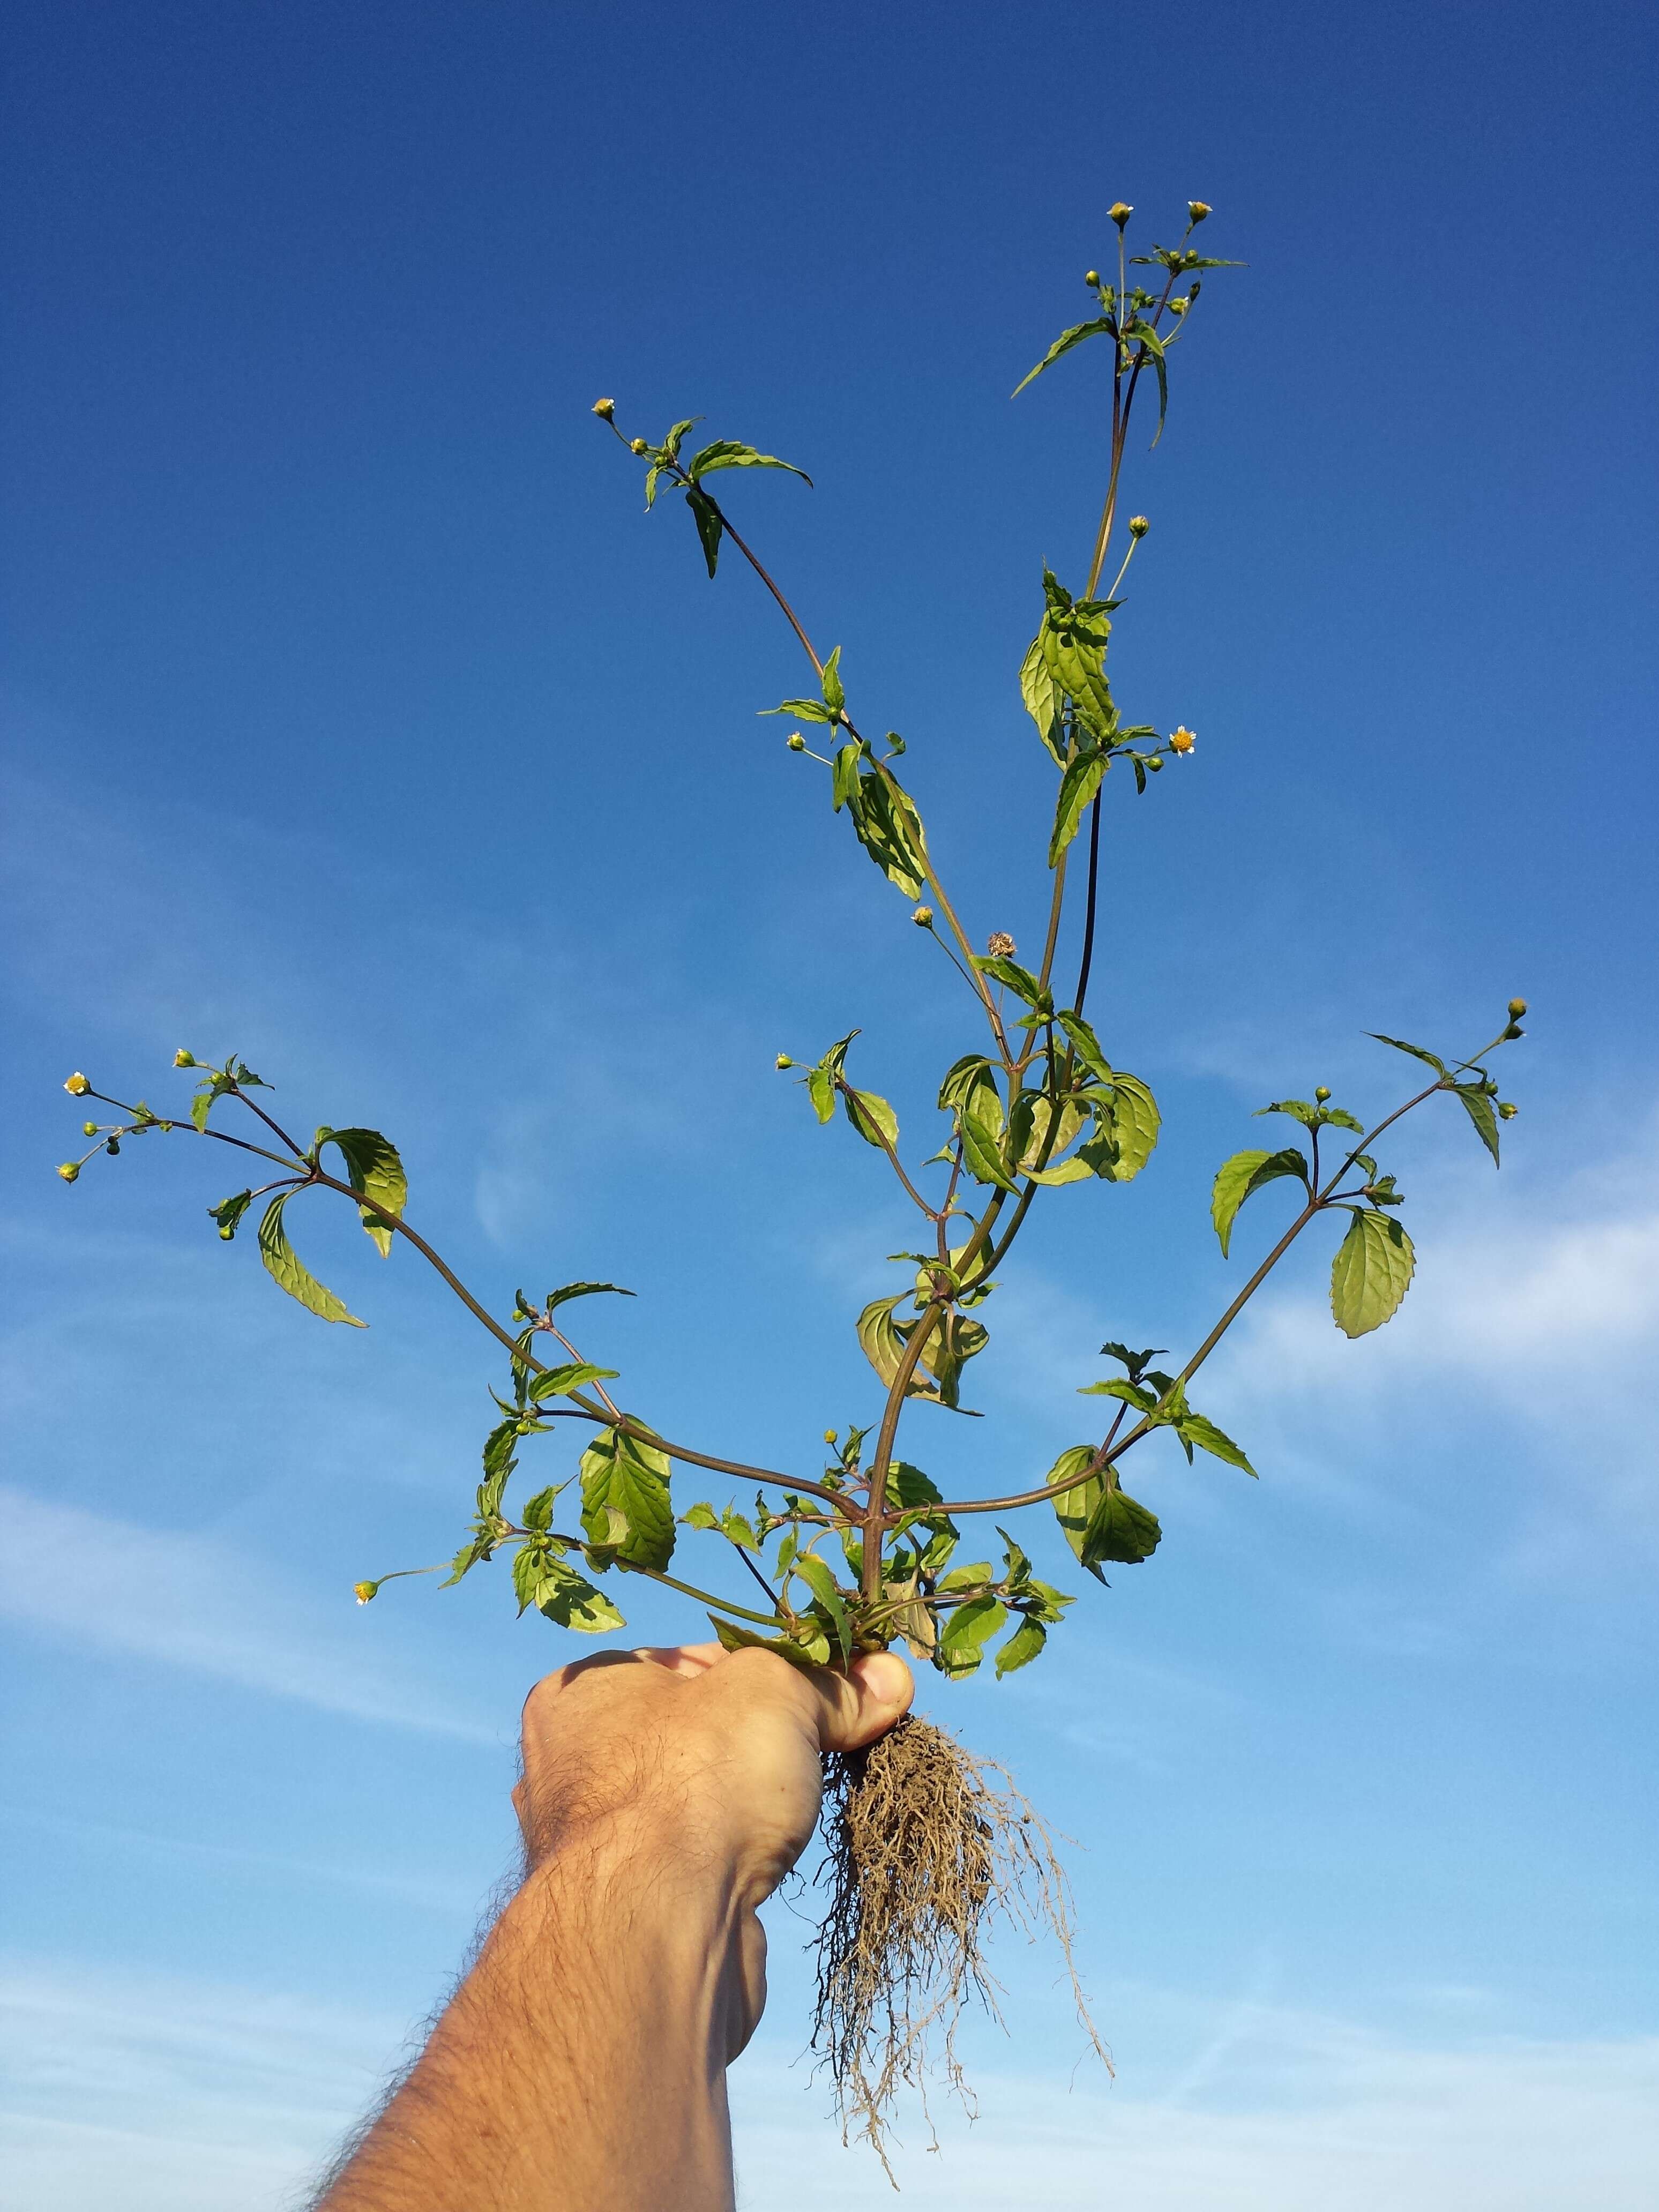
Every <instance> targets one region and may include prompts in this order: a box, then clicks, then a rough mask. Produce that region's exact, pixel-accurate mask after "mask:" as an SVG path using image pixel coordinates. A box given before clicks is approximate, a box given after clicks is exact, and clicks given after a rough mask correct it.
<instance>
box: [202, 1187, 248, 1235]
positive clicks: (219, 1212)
mask: <svg viewBox="0 0 1659 2212" xmlns="http://www.w3.org/2000/svg"><path fill="white" fill-rule="evenodd" d="M252 1203H253V1193H252V1191H251V1190H239V1191H238V1192H237V1193H236V1194H235V1195H234V1197H233V1198H222V1199H221V1200H219V1203H218V1204H217V1206H209V1208H208V1214H209V1217H210V1218H211V1219H212V1220H214V1221H216V1222H217V1223H218V1225H219V1233H220V1235H221V1236H222V1237H226V1241H227V1242H228V1241H229V1237H234V1235H235V1233H236V1225H237V1224H238V1222H240V1219H241V1218H242V1216H243V1215H244V1214H245V1213H246V1212H247V1210H248V1208H249V1206H252ZM227 1232H228V1233H227Z"/></svg>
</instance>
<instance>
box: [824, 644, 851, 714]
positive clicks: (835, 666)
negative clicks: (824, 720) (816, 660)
mask: <svg viewBox="0 0 1659 2212" xmlns="http://www.w3.org/2000/svg"><path fill="white" fill-rule="evenodd" d="M823 703H824V705H825V706H826V707H827V708H829V712H830V714H832V715H833V716H835V717H836V719H837V720H839V719H840V717H841V715H842V713H843V711H844V710H845V708H846V705H847V687H846V685H845V684H843V683H842V680H841V647H839V646H837V647H836V649H835V651H834V652H833V653H831V654H830V656H829V659H828V660H826V661H825V662H824V664H823Z"/></svg>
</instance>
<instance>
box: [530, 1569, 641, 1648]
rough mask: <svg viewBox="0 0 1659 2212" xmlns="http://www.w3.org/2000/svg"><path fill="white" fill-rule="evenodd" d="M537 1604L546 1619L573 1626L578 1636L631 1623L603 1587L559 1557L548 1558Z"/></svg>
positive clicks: (592, 1634) (559, 1625) (608, 1630)
mask: <svg viewBox="0 0 1659 2212" xmlns="http://www.w3.org/2000/svg"><path fill="white" fill-rule="evenodd" d="M535 1604H536V1607H537V1610H538V1612H539V1613H541V1614H542V1615H543V1616H544V1618H545V1619H546V1620H550V1621H552V1622H553V1623H554V1624H555V1625H556V1626H557V1627H560V1628H574V1630H575V1632H576V1633H577V1634H578V1635H579V1636H604V1635H605V1634H607V1633H608V1632H610V1631H611V1629H613V1628H626V1627H627V1626H628V1623H627V1622H626V1621H625V1620H623V1616H622V1614H621V1613H618V1611H617V1608H616V1607H615V1606H614V1605H613V1604H612V1603H611V1600H610V1599H609V1598H608V1597H607V1596H606V1595H605V1592H604V1591H603V1590H599V1589H594V1587H593V1585H592V1583H591V1582H589V1581H588V1580H587V1578H586V1576H585V1575H579V1574H578V1573H577V1572H576V1570H575V1569H574V1567H568V1566H566V1565H564V1563H563V1561H562V1560H559V1559H550V1560H549V1561H548V1563H547V1571H546V1573H545V1574H544V1576H543V1577H542V1581H541V1586H540V1588H539V1589H538V1591H537V1594H536V1598H535Z"/></svg>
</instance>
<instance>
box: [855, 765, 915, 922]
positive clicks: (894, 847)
mask: <svg viewBox="0 0 1659 2212" xmlns="http://www.w3.org/2000/svg"><path fill="white" fill-rule="evenodd" d="M847 811H848V815H849V816H850V817H851V818H852V823H853V828H854V830H855V832H856V833H857V836H858V840H859V842H860V844H861V845H862V846H863V847H864V849H865V851H866V853H868V854H869V855H870V858H871V859H872V860H873V861H874V862H875V864H876V866H878V868H879V869H880V870H881V871H882V873H883V874H884V876H886V878H888V880H889V882H890V883H893V884H897V886H898V888H899V889H900V890H902V892H903V893H904V896H906V898H916V897H919V896H920V895H921V888H922V885H923V884H924V882H925V881H926V870H927V838H926V836H924V834H923V831H922V826H921V816H920V815H919V814H918V813H917V811H916V810H915V804H914V803H913V801H912V799H911V798H910V795H909V793H908V792H907V791H905V790H903V789H902V787H900V786H899V785H898V784H896V783H895V782H894V781H892V779H891V777H890V775H888V774H886V773H885V772H884V771H878V770H877V769H871V770H870V772H869V773H868V774H867V775H860V778H859V783H858V788H857V790H856V791H855V792H854V793H853V794H852V795H851V797H850V798H849V799H848V802H847Z"/></svg>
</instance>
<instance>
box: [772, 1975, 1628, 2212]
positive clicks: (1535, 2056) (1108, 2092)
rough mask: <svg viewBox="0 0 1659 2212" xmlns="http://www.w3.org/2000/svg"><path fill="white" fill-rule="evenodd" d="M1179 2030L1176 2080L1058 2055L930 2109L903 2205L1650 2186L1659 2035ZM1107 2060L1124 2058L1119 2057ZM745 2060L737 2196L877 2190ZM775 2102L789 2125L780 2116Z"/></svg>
mask: <svg viewBox="0 0 1659 2212" xmlns="http://www.w3.org/2000/svg"><path fill="white" fill-rule="evenodd" d="M1193 2025H1194V2029H1195V2030H1196V2031H1197V2032H1199V2033H1204V2034H1206V2037H1207V2040H1206V2041H1205V2042H1202V2043H1200V2044H1198V2045H1197V2046H1196V2047H1195V2048H1194V2051H1193V2052H1192V2055H1191V2057H1190V2059H1189V2060H1188V2063H1187V2066H1186V2069H1185V2075H1184V2078H1182V2077H1181V2076H1177V2077H1176V2078H1174V2079H1172V2080H1170V2081H1168V2082H1158V2081H1149V2082H1147V2083H1146V2084H1145V2085H1144V2086H1136V2085H1135V2084H1134V2083H1133V2080H1132V2079H1131V2078H1126V2077H1128V2076H1130V2075H1132V2073H1133V2069H1130V2068H1126V2067H1124V2066H1122V2065H1121V2066H1120V2079H1119V2081H1118V2082H1117V2083H1116V2084H1115V2086H1112V2087H1108V2088H1106V2089H1098V2088H1092V2087H1083V2086H1081V2077H1079V2087H1076V2088H1075V2089H1073V2090H1072V2091H1071V2092H1069V2093H1068V2092H1067V2089H1066V2075H1067V2073H1068V2072H1069V2061H1059V2062H1057V2063H1056V2065H1055V2067H1054V2071H1053V2072H1052V2073H1045V2074H1042V2075H1033V2074H1030V2073H1024V2074H1012V2073H1003V2074H988V2073H987V2074H985V2075H981V2076H979V2077H978V2079H977V2087H978V2089H979V2093H980V2117H979V2119H978V2121H977V2123H976V2124H974V2125H973V2126H972V2127H971V2128H970V2127H969V2126H968V2125H967V2124H965V2123H963V2121H962V2120H961V2119H959V2118H957V2117H956V2116H955V2115H953V2114H951V2113H946V2112H939V2114H937V2116H936V2117H937V2118H938V2119H939V2135H940V2142H941V2147H940V2149H939V2153H938V2154H929V2153H927V2151H926V2150H925V2148H923V2146H924V2145H925V2142H926V2131H925V2130H923V2129H921V2128H920V2127H918V2128H916V2129H915V2130H911V2141H910V2144H909V2147H908V2148H907V2149H905V2150H904V2151H902V2153H901V2154H899V2156H898V2157H897V2158H896V2160H895V2164H896V2169H897V2174H898V2179H899V2181H900V2183H901V2185H902V2191H903V2194H902V2197H901V2198H900V2200H899V2202H900V2203H902V2205H903V2206H904V2207H906V2208H908V2212H933V2208H939V2212H945V2208H946V2207H947V2206H948V2207H950V2208H951V2212H957V2208H959V2207H961V2206H963V2205H979V2204H983V2205H993V2204H998V2205H1000V2204H1006V2203H1011V2202H1019V2203H1041V2204H1042V2205H1043V2206H1044V2207H1045V2208H1046V2207H1054V2208H1055V2212H1060V2208H1063V2207H1067V2206H1076V2207H1078V2208H1079V2212H1081V2208H1084V2207H1087V2208H1089V2212H1096V2209H1097V2208H1098V2207H1099V2206H1101V2205H1103V2204H1122V2205H1133V2207H1134V2208H1135V2212H1217V2208H1218V2207H1225V2212H1329V2209H1330V2208H1331V2207H1332V2206H1340V2207H1341V2212H1401V2208H1402V2207H1407V2206H1409V2207H1410V2208H1411V2212H1561V2208H1562V2207H1563V2206H1565V2205H1570V2204H1571V2205H1577V2204H1583V2205H1592V2204H1593V2205H1594V2206H1595V2208H1596V2212H1646V2208H1647V2207H1648V2206H1650V2204H1651V2203H1652V2201H1653V2190H1654V2182H1655V2178H1656V2174H1659V2118H1656V2116H1659V2038H1645V2039H1631V2040H1628V2041H1620V2042H1612V2041H1609V2042H1603V2043H1591V2042H1566V2041H1561V2042H1546V2041H1524V2040H1522V2039H1515V2038H1510V2039H1496V2038H1494V2039H1490V2040H1488V2041H1486V2042H1484V2043H1480V2044H1476V2043H1473V2042H1470V2043H1465V2044H1461V2045H1455V2046H1454V2047H1451V2048H1447V2047H1443V2046H1440V2047H1424V2046H1421V2045H1407V2044H1405V2043H1402V2042H1398V2041H1393V2040H1390V2039H1387V2038H1384V2037H1382V2036H1379V2035H1377V2034H1376V2033H1372V2032H1370V2031H1369V2030H1367V2029H1365V2028H1364V2027H1358V2026H1356V2025H1354V2024H1353V2023H1351V2022H1347V2021H1340V2020H1333V2019H1328V2018H1322V2017H1318V2016H1315V2015H1303V2014H1298V2013H1297V2012H1295V2011H1293V2010H1291V2009H1289V2008H1275V2007H1273V2006H1271V2005H1268V2004H1265V2003H1261V2002H1255V2001H1251V2002H1245V2003H1243V2004H1241V2005H1235V2006H1232V2007H1230V2008H1225V2011H1221V2010H1219V2009H1217V2011H1215V2012H1214V2013H1212V2017H1211V2020H1210V2021H1209V2022H1208V2023H1207V2025H1206V2024H1203V2023H1200V2021H1198V2020H1197V2019H1196V2018H1195V2019H1194V2023H1193ZM1119 2056H1120V2060H1121V2058H1122V2056H1123V2054H1122V2053H1121V2052H1120V2054H1119ZM804 2072H805V2069H797V2070H795V2071H794V2072H793V2073H791V2072H789V2071H787V2070H786V2068H785V2066H784V2064H783V2063H782V2062H781V2056H780V2054H778V2053H777V2052H775V2051H771V2052H764V2051H763V2052H762V2053H761V2054H759V2055H758V2057H757V2059H756V2061H755V2062H754V2063H752V2065H750V2064H748V2063H745V2064H744V2065H740V2067H739V2069H738V2073H737V2075H735V2076H734V2079H733V2091H734V2099H733V2101H734V2108H735V2118H736V2122H737V2141H738V2160H739V2179H740V2184H741V2187H740V2190H739V2198H738V2201H739V2203H740V2204H741V2205H743V2206H744V2207H750V2206H752V2207H754V2208H755V2212H761V2208H762V2207H764V2206H769V2205H772V2204H775V2203H784V2202H787V2203H791V2204H793V2205H796V2206H798V2207H799V2208H800V2212H831V2208H832V2207H838V2206H841V2205H843V2204H846V2203H854V2202H856V2203H874V2202H876V2201H878V2197H879V2195H880V2189H881V2185H880V2182H879V2179H878V2175H877V2173H876V2172H875V2171H874V2169H873V2166H872V2161H871V2160H870V2158H869V2154H867V2152H860V2151H857V2150H852V2151H843V2150H842V2149H840V2148H839V2147H838V2146H836V2143H835V2142H834V2139H833V2137H832V2136H830V2137H829V2138H828V2139H827V2140H826V2132H827V2131H822V2130H820V2129H819V2128H818V2127H817V2126H816V2125H815V2123H816V2122H817V2115H818V2113H819V2112H820V2110H821V2107H822V2104H823V2093H822V2089H821V2087H820V2088H819V2089H818V2090H816V2091H814V2090H811V2089H809V2088H808V2087H806V2086H805V2082H804V2080H803V2075H804ZM792 2105H793V2106H795V2107H796V2109H797V2111H798V2112H799V2118H794V2119H792V2118H790V2117H788V2113H789V2107H790V2106H792Z"/></svg>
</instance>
